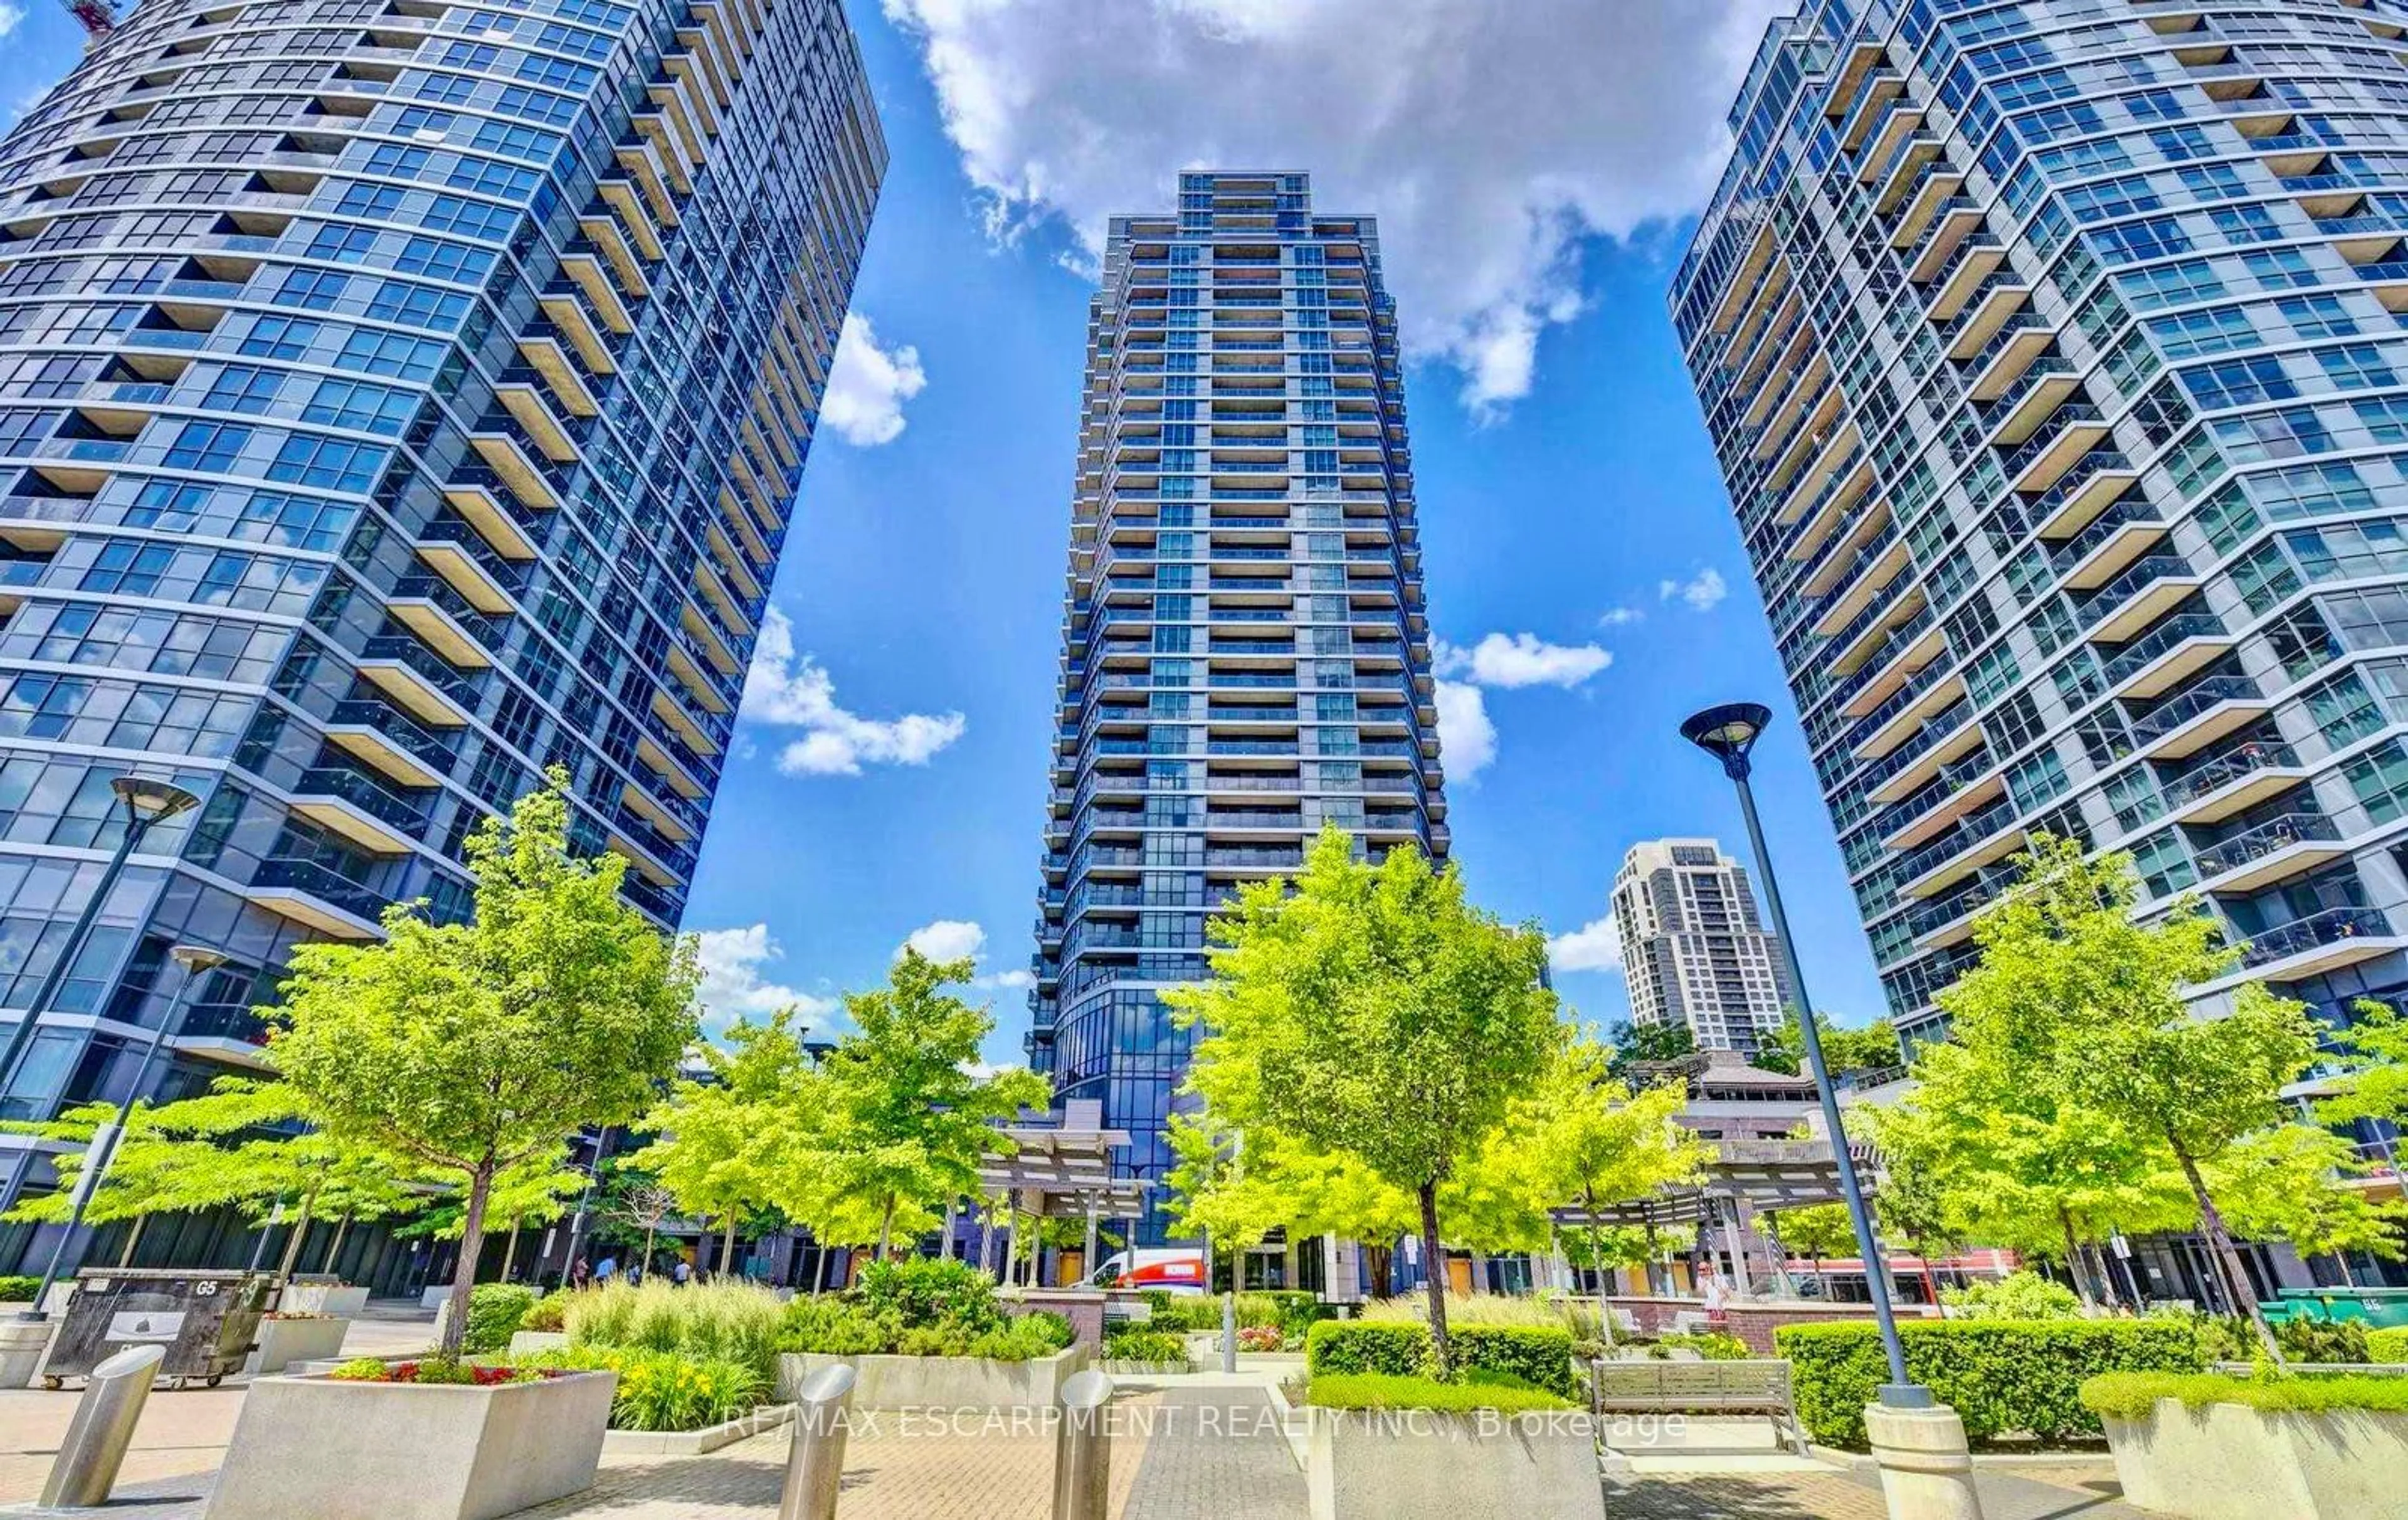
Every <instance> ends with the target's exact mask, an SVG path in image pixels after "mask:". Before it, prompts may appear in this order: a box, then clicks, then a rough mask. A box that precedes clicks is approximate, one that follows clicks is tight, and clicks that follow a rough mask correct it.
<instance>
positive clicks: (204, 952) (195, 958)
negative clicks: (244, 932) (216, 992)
mask: <svg viewBox="0 0 2408 1520" xmlns="http://www.w3.org/2000/svg"><path fill="white" fill-rule="evenodd" d="M167 958H168V959H169V960H171V961H174V962H175V963H176V964H177V965H179V966H180V967H182V968H184V975H186V976H187V977H196V976H200V975H203V974H205V973H207V972H209V971H214V970H216V969H217V968H219V967H221V966H223V965H224V964H225V963H226V954H225V952H223V951H222V950H211V949H209V948H208V946H207V945H176V946H173V947H171V948H170V949H169V950H168V952H167Z"/></svg>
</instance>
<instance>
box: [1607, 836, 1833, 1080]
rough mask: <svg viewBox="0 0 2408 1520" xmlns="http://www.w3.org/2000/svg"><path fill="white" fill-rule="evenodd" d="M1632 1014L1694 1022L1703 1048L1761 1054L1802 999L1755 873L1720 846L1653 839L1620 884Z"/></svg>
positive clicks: (1617, 902)
mask: <svg viewBox="0 0 2408 1520" xmlns="http://www.w3.org/2000/svg"><path fill="white" fill-rule="evenodd" d="M1613 921H1614V925H1615V926H1616V927H1617V928H1618V929H1619V930H1620V932H1621V935H1622V970H1623V979H1624V981H1625V982H1626V983H1627V985H1628V987H1629V989H1630V1016H1631V1017H1632V1018H1633V1019H1635V1020H1636V1021H1638V1022H1639V1023H1641V1024H1685V1025H1688V1026H1689V1033H1690V1034H1692V1035H1693V1036H1695V1037H1696V1038H1697V1042H1698V1048H1699V1050H1710V1051H1739V1052H1741V1053H1742V1054H1745V1053H1749V1052H1753V1051H1754V1050H1755V1049H1756V1044H1757V1041H1758V1039H1759V1037H1760V1036H1763V1035H1766V1034H1770V1033H1771V1032H1772V1031H1773V1030H1775V1029H1778V1028H1780V1027H1781V1021H1782V1018H1783V1016H1784V1014H1785V1011H1786V1010H1787V1009H1788V1007H1789V1005H1790V1004H1791V1003H1792V1002H1793V1001H1795V1000H1796V999H1795V995H1794V994H1793V993H1792V992H1791V990H1790V986H1789V974H1788V972H1787V971H1786V970H1785V969H1784V968H1783V965H1782V960H1781V949H1780V947H1779V946H1778V945H1776V944H1775V943H1774V942H1773V939H1772V936H1771V934H1770V933H1769V932H1768V931H1767V930H1766V929H1765V927H1764V923H1763V921H1762V920H1761V919H1759V918H1757V917H1756V894H1755V893H1754V892H1752V891H1750V890H1749V888H1748V884H1747V872H1746V870H1745V869H1743V868H1742V867H1741V866H1740V863H1739V862H1738V861H1735V860H1733V859H1731V858H1730V857H1729V856H1728V855H1726V854H1724V853H1723V849H1722V846H1721V845H1720V844H1717V843H1716V842H1715V841H1713V839H1647V840H1642V841H1641V842H1640V843H1638V844H1634V845H1632V846H1631V847H1630V853H1628V854H1626V855H1624V856H1623V857H1622V869H1621V870H1620V871H1619V872H1617V873H1616V874H1615V876H1614V878H1613Z"/></svg>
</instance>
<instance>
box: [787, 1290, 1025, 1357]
mask: <svg viewBox="0 0 2408 1520" xmlns="http://www.w3.org/2000/svg"><path fill="white" fill-rule="evenodd" d="M906 1301H915V1302H916V1304H917V1306H918V1307H919V1308H921V1309H922V1310H923V1311H924V1312H925V1311H926V1310H928V1309H929V1308H931V1307H932V1306H934V1305H936V1304H938V1303H939V1302H940V1301H941V1300H940V1299H939V1298H926V1297H923V1298H919V1299H917V1300H909V1299H907V1298H903V1297H900V1296H897V1295H894V1294H889V1295H887V1296H886V1297H885V1298H883V1300H882V1304H881V1305H880V1306H879V1307H877V1308H874V1309H873V1308H872V1307H870V1306H869V1305H868V1304H867V1303H864V1302H863V1301H861V1300H859V1299H856V1298H853V1297H851V1296H850V1295H848V1296H846V1297H844V1298H797V1299H796V1300H794V1301H793V1302H792V1303H789V1304H788V1305H786V1306H785V1311H784V1313H783V1315H782V1317H781V1319H780V1321H779V1325H778V1329H777V1335H776V1349H777V1350H779V1351H790V1352H817V1353H820V1354H822V1355H830V1356H866V1355H897V1356H986V1357H991V1358H993V1359H995V1360H997V1361H1008V1362H1025V1361H1028V1360H1031V1359H1033V1358H1035V1357H1039V1356H1051V1355H1054V1353H1055V1352H1057V1351H1060V1350H1061V1349H1062V1348H1063V1347H1065V1346H1067V1345H1068V1344H1069V1343H1070V1341H1071V1339H1072V1332H1071V1329H1070V1322H1069V1321H1068V1320H1067V1319H1065V1318H1063V1317H1062V1316H1061V1315H1059V1314H1056V1313H1054V1312H1050V1311H1046V1310H1039V1311H1036V1312H1031V1313H1026V1314H1023V1315H1020V1316H1019V1317H1018V1318H1008V1317H1006V1316H1005V1314H1004V1313H1003V1312H1002V1310H1001V1308H1000V1307H998V1306H996V1304H994V1303H993V1302H992V1301H990V1302H989V1303H988V1304H987V1306H986V1307H987V1308H988V1309H989V1310H990V1311H992V1312H991V1313H986V1314H974V1315H973V1316H972V1317H969V1318H954V1317H946V1316H942V1315H940V1316H939V1317H937V1318H933V1319H928V1320H924V1321H923V1322H922V1323H919V1324H910V1323H907V1322H906V1321H905V1319H904V1318H903V1315H902V1312H901V1311H900V1310H899V1308H898V1307H897V1305H898V1304H900V1303H903V1302H906Z"/></svg>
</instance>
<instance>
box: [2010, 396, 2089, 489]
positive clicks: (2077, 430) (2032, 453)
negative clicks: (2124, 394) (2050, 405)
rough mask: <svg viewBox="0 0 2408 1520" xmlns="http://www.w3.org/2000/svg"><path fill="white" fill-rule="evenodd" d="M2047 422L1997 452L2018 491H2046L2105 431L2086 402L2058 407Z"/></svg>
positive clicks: (2085, 453) (2079, 461) (2072, 467)
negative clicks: (2011, 446) (2019, 441)
mask: <svg viewBox="0 0 2408 1520" xmlns="http://www.w3.org/2000/svg"><path fill="white" fill-rule="evenodd" d="M2050 421H2051V422H2052V423H2053V424H2054V425H2052V426H2050V427H2047V428H2045V429H2044V430H2042V431H2041V432H2039V433H2037V434H2034V435H2033V436H2032V437H2028V438H2027V439H2025V440H2024V441H2023V442H2021V443H2019V444H2017V445H2015V446H2014V448H2012V449H2006V450H2002V451H2001V452H2000V460H1999V465H2000V468H2001V469H2003V470H2004V471H2005V472H2006V476H2007V484H2008V485H2009V487H2010V488H2012V489H2013V490H2014V491H2016V492H2018V493H2021V494H2023V495H2034V494H2037V493H2042V492H2045V491H2047V490H2048V489H2049V488H2050V487H2051V486H2054V485H2056V484H2057V482H2058V481H2059V480H2063V479H2065V477H2066V476H2067V475H2068V474H2069V473H2071V471H2072V470H2073V469H2074V468H2075V467H2076V466H2079V465H2080V464H2081V462H2082V460H2083V459H2084V458H2085V456H2086V455H2088V454H2089V452H2091V450H2092V449H2093V448H2094V447H2095V446H2096V445H2097V444H2099V443H2100V441H2102V440H2103V439H2104V438H2106V437H2107V434H2108V428H2107V420H2106V419H2105V418H2104V417H2102V416H2100V411H2099V409H2098V408H2097V407H2095V406H2093V405H2092V404H2090V403H2089V402H2087V401H2077V402H2075V403H2073V404H2072V405H2071V406H2065V407H2060V408H2059V409H2057V414H2056V415H2055V416H2054V417H2053V418H2052V419H2051V420H2050Z"/></svg>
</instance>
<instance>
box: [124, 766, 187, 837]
mask: <svg viewBox="0 0 2408 1520" xmlns="http://www.w3.org/2000/svg"><path fill="white" fill-rule="evenodd" d="M108 786H109V790H111V791H113V792H115V793H116V794H117V795H118V796H119V798H120V799H122V801H123V802H124V804H125V806H126V809H127V810H128V811H130V812H132V813H133V814H134V816H135V818H136V819H137V820H138V821H140V822H141V823H142V824H143V825H145V826H148V825H151V824H156V823H159V822H161V821H162V820H164V819H168V818H173V817H175V816H176V815H177V814H178V813H179V812H185V811H188V810H191V809H193V808H197V807H199V806H200V805H201V799H200V798H199V797H196V796H193V794H192V793H190V792H187V791H185V790H184V789H183V788H182V787H180V786H178V785H177V784H176V783H175V782H163V781H155V780H153V779H152V778H150V777H148V776H120V777H118V778H117V779H116V780H115V781H112V782H109V783H108Z"/></svg>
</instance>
